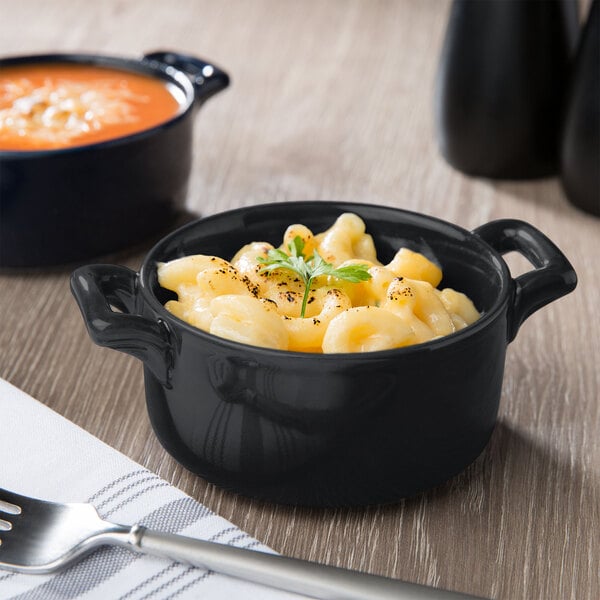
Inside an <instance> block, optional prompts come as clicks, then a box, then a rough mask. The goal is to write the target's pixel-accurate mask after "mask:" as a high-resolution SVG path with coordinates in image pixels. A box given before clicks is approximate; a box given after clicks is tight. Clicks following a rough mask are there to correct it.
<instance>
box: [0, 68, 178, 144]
mask: <svg viewBox="0 0 600 600" xmlns="http://www.w3.org/2000/svg"><path fill="white" fill-rule="evenodd" d="M178 93H181V94H182V92H179V89H178V88H176V86H174V85H171V84H169V83H167V82H165V81H162V80H161V79H158V78H154V77H149V76H146V75H141V74H136V73H131V72H128V71H121V70H118V69H110V68H106V67H99V66H94V65H81V64H73V63H47V64H43V63H33V64H25V65H15V66H9V67H4V68H1V69H0V150H22V151H28V150H48V149H54V148H68V147H72V146H82V145H87V144H93V143H96V142H103V141H106V140H111V139H115V138H119V137H123V136H126V135H130V134H132V133H136V132H139V131H143V130H145V129H150V128H151V127H154V126H155V125H158V124H160V123H164V122H165V121H168V120H169V119H171V118H172V117H174V116H175V115H176V114H177V113H178V112H179V111H180V107H181V103H180V102H179V101H178V99H177V97H176V94H178Z"/></svg>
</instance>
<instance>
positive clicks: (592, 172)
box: [561, 0, 600, 215]
mask: <svg viewBox="0 0 600 600" xmlns="http://www.w3.org/2000/svg"><path fill="white" fill-rule="evenodd" d="M561 177H562V183H563V187H564V188H565V192H566V193H567V197H568V198H569V200H570V201H571V202H572V203H573V204H574V205H575V206H578V207H579V208H581V209H583V210H585V211H588V212H590V213H593V214H596V215H600V4H599V3H598V0H594V2H593V3H592V6H591V8H590V12H589V16H588V19H587V23H586V25H585V28H584V30H583V33H582V36H581V40H580V42H579V47H578V49H577V57H576V59H575V62H574V65H573V69H572V79H571V85H570V89H569V96H568V100H567V108H566V116H565V126H564V132H563V140H562V147H561Z"/></svg>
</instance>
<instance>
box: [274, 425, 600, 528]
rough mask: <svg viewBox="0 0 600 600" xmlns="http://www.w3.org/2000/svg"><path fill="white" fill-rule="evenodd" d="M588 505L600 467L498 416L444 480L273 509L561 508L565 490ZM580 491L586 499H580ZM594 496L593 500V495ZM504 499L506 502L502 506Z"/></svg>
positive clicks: (314, 515)
mask: <svg viewBox="0 0 600 600" xmlns="http://www.w3.org/2000/svg"><path fill="white" fill-rule="evenodd" d="M565 494H566V495H571V496H572V497H573V498H574V499H575V500H574V502H575V501H576V502H577V504H579V501H580V499H582V504H583V505H587V506H593V502H594V501H597V499H598V498H600V473H596V472H593V469H592V468H591V467H590V469H589V470H587V471H586V470H585V465H584V464H582V457H581V456H570V455H567V454H566V453H564V454H561V449H560V447H559V444H558V442H557V443H556V444H555V445H553V444H552V440H551V439H550V440H539V439H536V438H535V437H533V434H530V433H528V432H525V431H521V430H519V429H518V428H517V427H516V426H515V425H514V424H512V423H509V422H507V421H503V420H501V421H499V422H498V424H497V426H496V429H495V431H494V433H493V435H492V438H491V440H490V442H489V444H488V446H487V447H486V448H485V450H484V451H483V452H482V454H481V455H480V456H479V457H478V458H477V459H476V460H475V461H474V462H473V463H472V464H471V465H469V466H468V467H467V468H466V469H465V470H464V471H463V472H462V473H460V474H458V475H456V476H455V477H454V478H452V479H451V480H449V481H448V482H446V483H444V484H442V485H440V486H437V487H436V488H433V489H431V490H428V491H426V492H424V493H422V494H419V495H417V496H414V497H411V498H405V499H403V500H400V501H399V502H397V503H392V504H387V505H382V506H367V507H357V508H322V509H319V508H298V507H295V508H294V507H286V506H278V507H276V508H275V510H276V512H278V513H280V514H282V515H285V514H286V513H290V515H291V513H293V514H294V517H295V518H296V519H303V518H306V519H307V520H311V519H319V520H320V519H327V518H332V517H333V516H334V515H335V516H337V517H340V515H343V516H346V517H355V518H363V519H364V518H368V517H369V515H375V514H377V515H378V516H380V517H381V516H384V517H385V516H386V515H389V514H392V513H398V511H402V512H405V513H410V512H413V511H415V510H417V509H418V510H431V511H444V510H446V511H450V512H452V511H453V510H455V507H456V506H459V505H460V506H463V507H464V506H465V505H466V506H468V505H472V504H473V503H475V504H477V505H479V507H480V510H478V511H476V512H486V511H498V510H502V511H505V510H511V511H512V510H519V511H520V510H524V508H525V507H526V506H529V505H531V504H532V503H533V504H535V503H538V504H540V505H541V504H544V505H545V506H550V507H555V508H556V510H559V509H560V507H561V506H562V508H563V509H564V508H565V504H564V502H563V500H564V496H565ZM585 497H587V498H588V499H587V500H585ZM594 499H596V500H594ZM503 504H507V505H509V506H503Z"/></svg>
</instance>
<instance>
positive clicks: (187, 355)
mask: <svg viewBox="0 0 600 600" xmlns="http://www.w3.org/2000/svg"><path fill="white" fill-rule="evenodd" d="M344 212H355V213H356V214H358V215H359V216H360V217H361V218H362V219H363V220H364V221H365V223H366V226H367V231H368V232H369V233H370V234H371V235H372V236H373V238H374V241H375V245H376V248H377V249H378V254H379V259H380V260H381V261H382V262H384V263H385V262H387V261H389V260H391V258H392V257H393V255H394V253H395V252H396V250H398V248H400V247H401V246H407V247H409V248H411V249H413V250H416V251H420V252H423V253H424V254H426V255H428V256H432V255H433V256H435V257H436V258H437V260H438V261H439V262H440V263H441V266H442V268H443V271H444V279H443V281H442V283H441V286H442V287H453V288H455V289H457V290H461V291H463V292H465V293H466V294H467V295H468V296H469V297H470V298H471V299H472V300H473V301H474V303H475V305H476V306H477V308H478V309H479V310H480V312H482V316H481V318H480V319H479V320H478V321H477V322H475V323H474V324H473V325H470V326H469V327H467V328H466V329H463V330H461V331H459V332H457V333H454V334H452V335H450V336H447V337H445V338H440V339H437V340H434V341H431V342H427V343H424V344H420V345H415V346H409V347H405V348H400V349H396V350H385V351H379V352H368V353H357V354H311V353H299V352H286V351H281V350H272V349H266V348H258V347H253V346H248V345H245V344H240V343H236V342H232V341H228V340H226V339H222V338H218V337H215V336H212V335H210V334H208V333H205V332H203V331H201V330H199V329H196V328H194V327H192V326H191V325H188V324H187V323H184V322H183V321H181V320H179V319H178V318H176V317H175V316H174V315H172V314H171V313H169V312H168V311H167V310H166V309H165V308H164V307H163V304H164V303H165V302H166V301H167V300H168V299H171V298H172V297H173V294H172V292H168V291H167V290H164V289H162V288H161V287H160V286H159V284H158V281H157V263H158V262H164V261H168V260H172V259H175V258H179V257H181V256H184V255H188V254H198V253H200V254H209V255H218V256H221V257H223V258H231V257H232V256H233V255H234V254H235V252H236V251H237V250H238V249H239V248H240V247H241V246H243V245H244V244H246V243H249V242H252V241H258V240H261V241H262V240H264V241H269V242H271V243H273V244H277V245H278V244H279V243H280V241H281V236H282V234H283V231H284V230H285V228H286V227H287V226H288V225H290V224H291V223H304V224H306V225H307V226H308V227H309V228H311V229H312V230H313V231H323V230H325V229H327V228H328V227H329V226H331V224H332V223H333V222H334V221H335V219H336V218H337V217H338V216H339V215H340V214H341V213H344ZM513 250H514V251H517V252H519V253H520V254H522V255H523V256H525V257H526V258H527V259H528V260H529V261H530V262H531V264H532V265H533V267H535V268H534V269H532V270H531V271H529V272H527V273H525V274H523V275H520V276H519V277H517V278H513V277H512V276H511V274H510V272H509V269H508V267H507V265H506V263H505V262H504V260H503V259H502V254H504V253H506V252H509V251H513ZM71 284H72V290H73V293H74V295H75V297H76V299H77V302H78V304H79V307H80V308H81V311H82V314H83V317H84V320H85V323H86V325H87V328H88V330H89V333H90V335H91V337H92V339H93V340H94V341H95V342H96V343H97V344H100V345H102V346H108V347H111V348H115V349H117V350H121V351H123V352H127V353H129V354H132V355H134V356H136V357H138V358H140V359H141V360H142V361H143V363H144V376H145V386H146V398H147V405H148V411H149V415H150V420H151V422H152V425H153V427H154V430H155V431H156V434H157V436H158V438H159V439H160V441H161V443H162V444H163V445H164V447H165V448H166V449H167V451H168V452H170V453H171V454H172V455H173V456H174V457H175V458H176V459H177V460H178V461H179V462H181V463H182V464H183V465H184V466H185V467H187V468H188V469H190V470H191V471H194V472H195V473H198V474H199V475H201V476H202V477H204V478H206V479H208V480H209V481H211V482H213V483H215V484H217V485H219V486H222V487H224V488H226V489H228V490H232V491H235V492H239V493H242V494H246V495H249V496H253V497H256V498H261V499H266V500H270V501H275V502H281V503H288V504H302V505H313V506H349V505H364V504H373V503H382V502H392V501H395V500H398V499H400V498H402V497H406V496H410V495H414V494H416V493H418V492H420V491H422V490H425V489H427V488H430V487H432V486H435V485H437V484H440V483H442V482H444V481H445V480H447V479H449V478H450V477H452V476H453V475H455V474H457V473H459V472H460V471H462V470H463V469H464V468H465V467H466V466H467V465H469V464H470V463H471V462H472V461H473V460H474V459H475V458H476V457H477V456H478V455H479V454H480V453H481V451H482V450H483V449H484V447H485V446H486V444H487V442H488V440H489V438H490V435H491V433H492V431H493V429H494V425H495V423H496V418H497V412H498V403H499V399H500V392H501V387H502V378H503V371H504V359H505V352H506V347H507V344H508V343H509V342H510V341H511V340H512V339H513V338H514V337H515V335H516V334H517V332H518V329H519V326H520V325H521V323H522V322H523V321H524V320H525V319H526V318H528V317H529V316H530V315H531V314H532V313H533V312H535V311H536V310H538V309H539V308H541V307H543V306H544V305H546V304H548V303H549V302H552V301H553V300H556V299H557V298H560V297H561V296H563V295H565V294H567V293H569V292H571V291H572V290H573V289H574V288H575V285H576V275H575V273H574V271H573V268H572V267H571V265H570V264H569V262H568V260H567V259H566V258H565V257H564V256H563V254H562V253H561V252H560V250H559V249H558V248H557V247H556V246H555V245H554V244H553V243H552V242H551V241H550V240H549V239H548V238H547V237H545V236H544V235H543V234H542V233H541V232H540V231H538V230H537V229H535V228H534V227H533V226H531V225H529V224H527V223H524V222H522V221H515V220H501V221H493V222H490V223H487V224H485V225H482V226H481V227H478V228H477V229H475V230H474V231H473V232H469V231H466V230H464V229H462V228H460V227H457V226H455V225H452V224H450V223H447V222H444V221H441V220H438V219H435V218H432V217H429V216H425V215H421V214H416V213H412V212H407V211H403V210H398V209H394V208H388V207H382V206H373V205H366V204H354V203H338V202H291V203H281V204H270V205H259V206H252V207H247V208H241V209H238V210H233V211H230V212H224V213H221V214H217V215H214V216H211V217H208V218H205V219H201V220H199V221H196V222H194V223H191V224H189V225H187V226H185V227H182V228H180V229H178V230H177V231H175V232H174V233H172V234H171V235H169V236H167V237H165V238H164V239H163V240H162V241H160V242H159V243H158V244H157V245H156V246H155V247H154V248H153V249H152V250H151V251H150V252H149V254H148V255H147V257H146V259H145V261H144V263H143V265H142V268H141V270H140V272H139V273H135V272H134V271H131V270H130V269H127V268H125V267H120V266H111V265H90V266H85V267H81V268H79V269H77V270H76V271H75V272H74V273H73V276H72V280H71ZM111 307H116V308H118V309H119V310H120V311H122V312H115V311H113V310H112V308H111ZM123 401H125V399H124V400H123Z"/></svg>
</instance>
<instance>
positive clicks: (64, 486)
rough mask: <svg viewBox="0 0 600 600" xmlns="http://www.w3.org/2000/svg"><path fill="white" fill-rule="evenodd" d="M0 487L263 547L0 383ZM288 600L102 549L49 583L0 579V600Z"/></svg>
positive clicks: (119, 518)
mask: <svg viewBox="0 0 600 600" xmlns="http://www.w3.org/2000/svg"><path fill="white" fill-rule="evenodd" d="M0 488H5V489H8V490H12V491H14V492H17V493H20V494H25V495H30V496H35V497H37V498H42V499H45V500H52V501H57V502H91V503H93V504H94V505H95V506H96V508H97V509H98V512H99V513H100V516H102V517H103V518H105V519H107V520H110V521H113V522H116V523H123V524H134V523H139V524H142V525H145V526H147V527H150V528H153V529H158V530H161V531H168V532H172V533H181V534H183V535H188V536H192V537H197V538H201V539H205V540H214V541H218V542H221V543H225V544H232V545H235V546H239V547H243V548H255V549H258V550H263V551H269V550H268V548H266V547H265V546H263V545H261V544H260V543H259V542H257V541H256V540H254V539H253V538H251V537H250V536H249V535H248V534H246V533H244V532H243V531H241V530H240V529H239V528H237V527H235V526H234V525H232V524H231V523H230V522H229V521H226V520H225V519H223V518H221V517H219V516H218V515H215V514H214V513H213V512H211V511H210V510H209V509H208V508H206V507H205V506H203V505H202V504H200V503H198V502H196V501H195V500H193V499H192V498H190V497H189V496H187V495H185V494H184V493H183V492H181V491H180V490H178V489H176V488H174V487H173V486H171V485H170V484H168V483H167V482H166V481H164V480H162V479H161V478H160V477H158V476H157V475H155V474H154V473H151V472H150V471H148V470H147V469H144V468H142V467H141V466H140V465H138V464H136V463H135V462H133V461H132V460H130V459H129V458H127V457H125V456H124V455H122V454H120V453H119V452H117V451H116V450H114V449H113V448H111V447H109V446H107V445H106V444H104V443H103V442H101V441H100V440H98V439H97V438H95V437H93V436H92V435H90V434H89V433H87V432H86V431H84V430H83V429H81V428H79V427H77V426H76V425H74V424H73V423H71V422H70V421H68V420H67V419H65V418H63V417H61V416H60V415H58V414H57V413H55V412H54V411H52V410H50V409H49V408H48V407H46V406H44V405H43V404H41V403H40V402H38V401H36V400H34V399H33V398H31V397H30V396H28V395H27V394H25V393H24V392H23V391H21V390H19V389H17V388H16V387H14V386H13V385H11V384H9V383H7V382H6V381H4V380H2V379H0ZM8 598H11V599H16V598H19V599H27V600H53V599H61V600H67V599H71V598H77V599H78V600H79V599H82V600H92V599H102V600H106V599H115V600H116V599H121V600H142V599H152V600H164V599H165V598H177V599H180V600H185V599H191V598H194V599H196V598H201V599H202V600H213V599H214V600H221V599H223V600H225V599H226V600H237V599H238V598H239V599H243V600H254V599H256V600H298V599H300V598H301V596H298V595H296V594H288V593H285V592H281V591H277V590H273V589H270V588H266V587H263V586H259V585H255V584H252V583H248V582H244V581H240V580H236V579H233V578H230V577H226V576H222V575H218V574H215V573H213V572H211V571H205V570H203V569H199V568H196V567H190V566H186V565H182V564H178V563H173V562H170V561H169V560H165V559H160V558H153V557H149V556H142V555H139V554H135V553H133V552H129V551H127V550H125V549H123V548H116V547H113V548H109V547H103V548H100V549H99V550H97V551H96V552H94V553H93V554H91V555H89V556H88V557H86V558H84V559H83V560H82V561H80V562H79V563H77V564H75V565H74V566H72V567H70V568H68V569H66V570H64V571H62V572H60V573H57V574H54V575H23V574H16V573H10V572H7V571H1V570H0V599H2V600H4V599H8Z"/></svg>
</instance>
